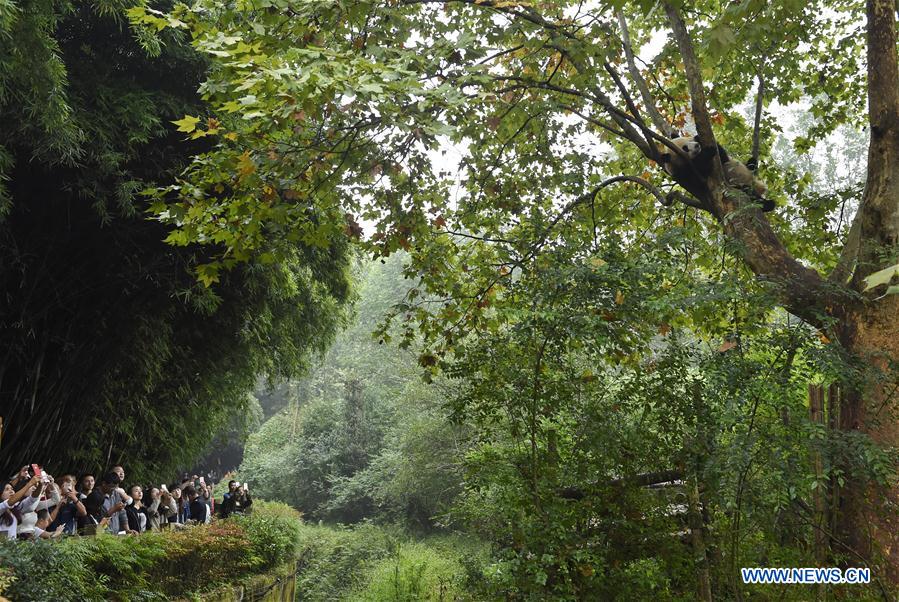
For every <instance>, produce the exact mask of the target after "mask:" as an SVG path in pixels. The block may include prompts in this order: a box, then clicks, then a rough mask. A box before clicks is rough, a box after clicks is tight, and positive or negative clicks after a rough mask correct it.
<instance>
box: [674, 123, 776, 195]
mask: <svg viewBox="0 0 899 602" xmlns="http://www.w3.org/2000/svg"><path fill="white" fill-rule="evenodd" d="M671 142H672V143H673V144H674V145H675V146H677V147H678V148H679V149H681V151H683V153H684V155H685V156H686V158H684V157H682V156H681V155H678V154H677V153H674V152H672V151H671V149H669V148H668V147H667V146H666V147H664V149H663V151H662V153H661V157H662V169H664V170H665V172H666V173H667V174H668V175H670V176H671V177H673V178H674V179H675V180H677V181H678V183H680V184H681V185H682V186H683V187H684V188H686V189H687V190H688V191H690V192H691V193H693V194H696V193H695V192H694V191H696V190H699V191H701V190H705V189H706V188H707V181H708V179H709V176H711V175H712V164H713V161H714V160H715V154H716V151H717V154H718V155H719V156H720V157H721V166H722V167H723V168H724V177H725V179H726V180H727V184H729V185H730V186H733V187H735V188H740V189H742V190H744V191H745V192H746V193H747V194H749V195H750V196H751V197H752V198H753V199H755V200H756V201H758V202H759V203H761V205H762V211H765V212H767V211H772V210H774V206H775V205H774V201H772V200H770V199H766V198H765V194H766V193H767V192H768V185H767V184H765V182H763V181H762V180H760V179H759V178H758V177H757V176H756V175H755V170H756V168H757V167H758V166H757V165H756V163H755V161H754V160H750V161H749V164H745V163H742V162H740V161H737V160H736V159H733V158H731V156H730V155H728V154H727V150H726V149H725V148H724V147H723V146H721V145H720V144H718V145H717V148H716V147H714V146H709V147H705V148H703V146H702V144H700V142H699V136H678V137H676V138H673V139H672V141H671Z"/></svg>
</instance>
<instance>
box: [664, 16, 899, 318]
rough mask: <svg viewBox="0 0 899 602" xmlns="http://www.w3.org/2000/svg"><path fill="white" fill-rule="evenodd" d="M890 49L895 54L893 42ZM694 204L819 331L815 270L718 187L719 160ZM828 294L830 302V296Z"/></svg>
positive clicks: (703, 118)
mask: <svg viewBox="0 0 899 602" xmlns="http://www.w3.org/2000/svg"><path fill="white" fill-rule="evenodd" d="M869 1H874V0H869ZM665 12H666V13H667V14H668V21H669V22H670V24H671V28H672V32H673V34H674V38H675V40H676V42H677V46H678V50H679V51H680V54H681V58H683V60H684V71H685V73H686V76H687V83H688V85H689V89H690V100H691V106H692V112H693V120H694V122H695V123H696V129H697V131H698V133H699V140H700V143H701V144H703V145H706V144H716V142H715V135H714V133H713V132H712V125H711V120H710V119H709V112H708V108H707V106H706V98H705V91H704V88H703V82H702V71H701V69H700V67H699V61H698V60H697V59H696V54H695V52H694V50H693V42H692V40H691V39H690V34H689V32H688V31H687V26H686V25H685V24H684V20H683V19H682V18H681V15H680V13H679V12H678V11H677V9H676V8H675V7H674V6H672V5H671V4H669V3H665ZM892 48H893V50H892V52H893V54H895V39H894V40H893V46H892ZM698 198H699V200H700V201H702V202H703V203H705V204H706V205H708V206H709V207H710V208H711V212H712V214H713V215H714V216H715V218H716V219H717V220H718V221H719V223H721V225H722V227H723V229H724V232H725V234H726V235H728V236H730V237H732V238H734V239H736V240H737V241H739V242H740V243H741V245H740V252H741V255H742V258H743V261H745V262H746V264H747V265H748V266H749V268H750V269H751V270H752V271H753V272H754V273H755V274H756V275H757V276H759V277H760V278H762V279H764V280H765V281H767V282H770V283H771V284H773V285H774V286H775V291H774V292H775V294H776V295H777V297H778V299H779V300H780V302H781V303H782V304H783V305H784V307H785V308H786V309H787V311H789V312H790V313H792V314H794V315H796V316H799V317H800V318H802V319H803V320H805V321H807V322H808V323H810V324H812V325H814V326H816V327H819V328H820V327H822V326H823V325H824V323H825V320H824V317H825V314H826V313H827V310H826V308H825V306H824V303H823V300H824V299H825V298H826V295H825V292H824V288H825V287H826V283H825V282H824V281H823V279H822V278H821V276H820V275H819V274H818V273H817V272H816V271H815V270H812V269H809V268H807V267H805V266H804V265H802V264H801V263H800V262H798V261H797V260H796V258H795V257H793V256H792V255H791V254H790V253H789V251H787V249H786V248H785V247H784V245H783V243H782V242H781V241H780V239H779V238H778V237H777V235H776V234H775V233H774V230H772V229H771V225H770V224H769V223H768V220H767V219H765V217H764V216H763V214H762V213H761V210H760V209H759V208H758V207H753V206H749V197H748V196H747V195H746V194H745V193H742V192H739V191H737V190H731V189H728V188H726V187H725V186H724V174H723V170H722V167H721V161H720V159H716V160H715V161H714V164H713V174H712V177H711V178H709V181H708V192H707V194H706V195H700V196H699V197H698ZM829 294H830V295H831V297H832V291H830V293H829Z"/></svg>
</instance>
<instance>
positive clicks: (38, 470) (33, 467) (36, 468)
mask: <svg viewBox="0 0 899 602" xmlns="http://www.w3.org/2000/svg"><path fill="white" fill-rule="evenodd" d="M31 474H33V475H34V476H36V477H39V476H41V467H40V466H38V465H37V464H32V465H31Z"/></svg>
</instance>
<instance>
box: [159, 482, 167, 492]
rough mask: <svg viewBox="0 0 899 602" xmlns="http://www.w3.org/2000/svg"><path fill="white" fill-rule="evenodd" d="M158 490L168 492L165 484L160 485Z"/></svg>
mask: <svg viewBox="0 0 899 602" xmlns="http://www.w3.org/2000/svg"><path fill="white" fill-rule="evenodd" d="M159 488H160V489H162V490H163V491H168V490H169V488H168V487H166V486H165V483H163V484H162V485H160V486H159Z"/></svg>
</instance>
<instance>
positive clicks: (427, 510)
mask: <svg viewBox="0 0 899 602" xmlns="http://www.w3.org/2000/svg"><path fill="white" fill-rule="evenodd" d="M400 259H401V258H400V257H396V258H392V259H391V260H389V261H388V262H387V263H386V265H384V264H371V265H367V266H363V268H362V270H361V276H360V279H361V280H362V282H361V284H360V287H359V299H358V302H357V304H356V306H355V308H356V313H357V316H356V321H355V322H354V324H352V325H351V327H350V328H348V329H347V330H346V331H345V332H343V333H342V334H341V335H340V336H339V337H338V338H337V340H336V341H335V344H334V346H333V347H332V348H331V349H330V351H329V352H328V354H327V356H326V357H325V358H324V360H323V361H322V362H321V364H320V365H319V366H317V367H316V369H315V370H314V371H313V372H312V373H311V374H310V376H309V378H308V379H306V380H303V381H299V382H295V383H292V384H290V386H289V387H288V390H289V395H290V399H289V402H288V405H287V407H286V408H284V409H283V410H282V411H281V412H279V413H277V414H275V415H274V416H273V417H272V418H271V419H270V420H268V421H267V422H266V423H265V424H264V425H263V426H262V427H261V428H260V430H259V431H258V432H256V433H254V434H253V435H252V436H251V437H250V439H249V441H248V445H247V448H246V451H245V455H244V462H243V464H242V465H241V468H240V474H241V478H242V479H244V480H247V481H249V482H250V483H251V484H252V486H253V488H254V491H258V492H259V493H260V495H262V496H263V497H265V498H268V499H279V500H283V501H285V502H288V503H290V504H292V505H294V506H295V507H296V508H298V509H300V510H302V511H303V512H304V514H305V515H306V516H307V517H309V518H311V519H313V520H316V519H329V520H336V521H339V522H356V521H359V520H362V519H364V518H368V519H372V520H379V521H399V522H402V523H404V524H406V525H409V526H412V527H415V528H420V529H429V528H432V527H433V526H434V523H435V519H436V517H438V516H439V515H441V514H443V513H444V512H445V511H446V510H447V509H448V507H449V504H450V502H451V500H452V498H453V497H454V495H455V493H456V492H457V491H458V489H459V483H460V478H461V477H460V474H459V469H458V464H457V463H456V462H455V459H454V458H453V457H449V458H448V457H447V455H446V450H447V447H448V446H452V445H454V444H455V440H456V437H457V435H458V433H457V432H456V431H457V429H455V428H454V427H453V426H451V425H448V424H447V423H446V422H445V420H444V415H445V412H444V411H443V409H442V408H441V407H440V397H439V395H438V394H437V391H436V390H435V389H436V388H435V387H433V386H429V385H426V384H424V383H422V382H421V380H420V370H419V368H418V367H417V366H416V362H415V354H414V352H412V351H409V352H404V351H400V352H398V351H397V350H396V349H395V348H393V347H391V346H388V345H384V344H379V342H378V340H376V339H373V338H372V336H371V329H372V326H373V324H374V323H375V321H376V320H377V319H378V318H379V317H380V316H381V315H383V313H384V312H385V311H386V310H387V308H388V307H389V306H390V305H391V304H392V303H394V302H396V301H397V300H399V299H401V298H402V288H403V279H402V276H401V273H400V268H401V262H400Z"/></svg>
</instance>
